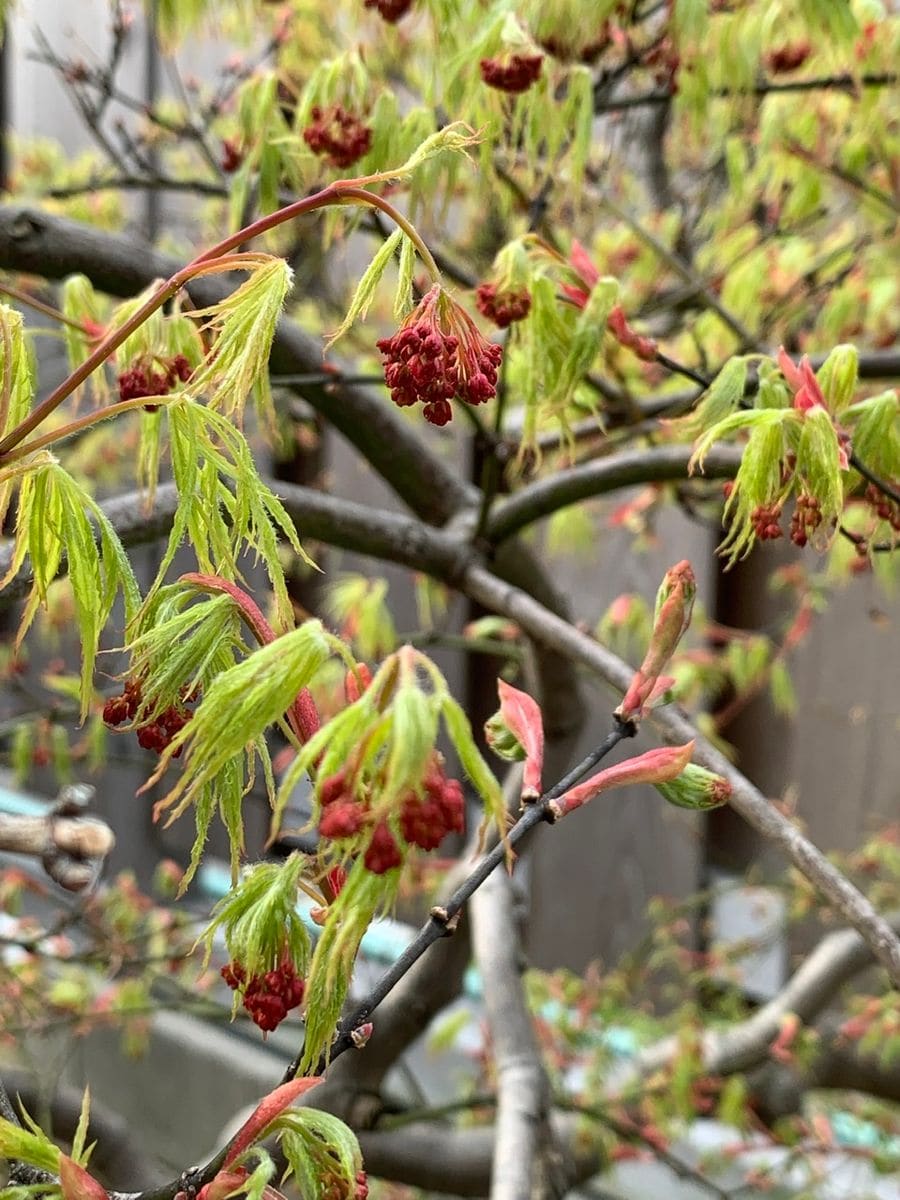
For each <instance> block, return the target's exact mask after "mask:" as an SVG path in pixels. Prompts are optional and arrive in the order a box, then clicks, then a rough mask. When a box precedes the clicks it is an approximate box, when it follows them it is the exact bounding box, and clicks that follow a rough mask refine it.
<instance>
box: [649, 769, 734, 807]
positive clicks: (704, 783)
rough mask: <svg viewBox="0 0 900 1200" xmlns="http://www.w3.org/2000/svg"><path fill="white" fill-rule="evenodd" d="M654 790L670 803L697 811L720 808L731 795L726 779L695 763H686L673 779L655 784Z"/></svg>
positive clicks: (729, 785)
mask: <svg viewBox="0 0 900 1200" xmlns="http://www.w3.org/2000/svg"><path fill="white" fill-rule="evenodd" d="M656 790H657V791H658V792H659V793H660V794H661V795H662V796H664V797H665V799H666V800H668V802H669V803H670V804H675V805H677V806H678V808H693V809H695V810H697V811H703V810H704V809H707V808H720V807H721V806H722V805H723V804H727V803H728V799H729V797H730V796H731V784H730V783H729V782H728V780H727V779H724V778H723V777H722V776H721V775H716V774H715V773H714V772H713V771H707V769H706V768H705V767H701V766H698V765H697V763H688V764H687V766H686V767H685V768H684V770H683V771H682V772H681V774H680V775H678V776H677V777H676V778H675V779H670V780H668V781H667V782H665V783H658V784H656Z"/></svg>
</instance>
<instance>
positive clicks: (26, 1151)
mask: <svg viewBox="0 0 900 1200" xmlns="http://www.w3.org/2000/svg"><path fill="white" fill-rule="evenodd" d="M28 1124H30V1125H32V1128H30V1129H23V1128H21V1127H20V1126H18V1125H14V1124H13V1122H12V1121H7V1120H5V1119H4V1118H2V1117H0V1159H16V1160H17V1161H18V1162H24V1163H28V1165H29V1166H32V1167H38V1168H39V1169H40V1170H41V1171H49V1172H50V1173H51V1174H52V1175H57V1174H58V1173H59V1160H60V1151H59V1147H58V1146H55V1145H54V1144H53V1142H51V1140H50V1138H48V1137H47V1135H46V1134H45V1133H43V1132H42V1131H41V1130H40V1128H39V1127H38V1126H37V1125H35V1124H34V1123H33V1122H30V1121H29V1122H28Z"/></svg>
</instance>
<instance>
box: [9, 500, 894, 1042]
mask: <svg viewBox="0 0 900 1200" xmlns="http://www.w3.org/2000/svg"><path fill="white" fill-rule="evenodd" d="M274 486H275V489H276V491H277V492H278V494H279V495H280V497H281V498H282V501H283V502H284V504H285V507H286V508H287V510H288V512H289V513H290V514H291V515H292V516H293V517H295V519H299V521H300V522H301V529H302V528H303V524H302V522H304V521H306V522H307V524H306V528H307V529H308V530H309V529H310V528H312V530H313V531H314V536H319V537H321V538H322V540H330V541H332V543H333V544H334V545H339V546H347V547H348V548H353V549H356V548H361V549H362V552H363V553H374V552H377V553H378V554H380V555H382V556H383V557H385V558H388V559H390V560H392V561H394V562H400V563H402V564H404V565H406V566H410V567H413V568H417V569H419V570H422V569H425V570H428V571H429V573H432V574H434V576H435V577H436V578H439V579H442V580H443V581H444V582H446V583H449V584H450V585H451V586H453V587H456V588H457V589H458V590H460V591H462V592H463V593H464V594H465V595H467V596H469V598H470V599H473V600H477V601H478V602H479V603H481V604H484V605H485V606H486V607H488V608H489V609H491V610H492V611H493V612H496V613H499V614H502V615H504V616H507V617H510V618H511V619H512V620H514V621H516V622H517V623H518V624H519V626H520V627H521V628H522V629H523V631H524V632H525V633H526V634H527V635H528V636H529V637H530V638H532V639H533V640H534V641H535V642H536V643H537V644H539V645H542V646H544V647H546V648H548V649H551V650H553V651H556V652H557V654H559V655H562V656H565V657H568V658H570V659H571V660H573V661H574V662H580V663H581V664H582V665H584V666H586V667H588V668H589V669H590V670H592V671H594V672H595V673H597V674H598V675H600V676H601V677H602V678H603V679H605V680H606V681H607V683H609V684H611V686H612V687H613V688H616V689H617V690H618V691H620V692H624V691H625V690H626V689H627V687H628V685H629V683H630V682H631V677H632V674H633V671H632V669H631V667H629V666H628V664H627V663H625V662H624V661H623V660H622V659H621V658H619V657H618V656H617V655H615V654H613V653H612V652H611V651H609V650H607V649H606V648H605V647H603V646H601V645H600V643H599V642H596V641H594V640H593V639H591V638H590V637H588V636H587V635H586V634H584V633H581V632H580V631H579V630H578V629H576V628H575V627H574V626H573V625H571V624H570V623H569V622H567V621H565V620H563V619H562V618H561V617H558V616H556V615H555V614H554V613H553V612H551V611H550V609H549V608H547V607H545V606H544V605H543V604H541V603H539V601H537V600H535V599H534V598H533V597H532V596H530V595H528V594H527V593H526V592H525V591H523V590H522V589H521V588H519V587H516V586H514V585H513V584H510V583H506V582H504V581H503V580H501V579H500V578H498V576H497V575H495V574H493V573H491V572H490V571H488V570H486V569H485V568H484V567H481V566H478V565H477V564H476V563H475V562H474V561H473V557H472V555H473V552H472V550H471V548H469V547H468V546H467V545H466V543H464V542H461V541H460V540H458V539H457V538H456V537H455V536H453V534H452V533H449V532H446V531H440V530H433V529H429V528H428V527H427V526H424V525H422V524H421V523H420V522H417V521H413V520H412V519H411V518H406V517H397V516H396V515H395V514H393V513H382V512H379V511H378V510H373V509H369V508H364V506H362V505H356V504H351V503H350V502H349V501H346V500H339V499H337V498H335V497H332V496H325V495H324V494H323V493H321V492H315V491H313V490H312V489H309V488H303V487H299V486H297V485H289V484H282V483H275V485H274ZM162 493H163V489H162V488H161V489H160V495H159V496H158V501H159V502H161V501H162V499H163V495H162ZM169 498H170V500H171V499H172V497H171V496H170V497H169ZM117 503H118V504H119V505H123V501H122V499H121V498H120V499H119V500H118V501H117ZM133 503H134V501H133V500H132V505H133ZM108 511H109V509H108V508H107V512H108ZM172 511H174V509H173V510H172ZM154 512H156V509H154ZM129 519H131V520H133V515H132V517H131V518H129ZM168 519H169V521H171V514H170V515H169V517H168ZM372 537H378V538H379V539H380V541H379V543H378V550H377V551H373V550H372V548H371V544H370V546H369V548H368V549H366V545H365V542H366V539H369V538H372ZM426 557H427V560H428V564H429V565H428V566H424V562H423V559H424V558H426ZM2 564H3V556H2V555H0V567H2ZM17 586H19V587H21V586H22V585H21V584H20V582H19V580H18V579H16V580H14V581H13V582H12V583H11V584H10V585H9V587H8V588H7V589H6V591H11V590H13V589H14V588H16V587H17ZM6 591H5V592H4V593H0V595H5V594H6ZM653 724H654V725H655V726H656V727H657V729H658V730H659V731H660V733H661V735H662V736H663V738H664V739H665V740H666V741H668V742H670V743H683V742H687V741H690V740H691V739H694V740H695V741H696V743H697V747H696V750H695V755H694V756H695V759H696V760H697V761H698V762H700V763H701V764H702V765H704V766H706V767H708V768H709V769H710V770H712V771H715V772H717V773H718V774H720V775H723V776H724V777H725V778H726V779H727V780H728V781H729V782H730V784H731V787H732V795H731V799H730V803H731V805H732V807H733V808H734V809H736V811H737V812H739V813H740V814H741V816H742V817H743V818H744V819H745V820H746V821H747V822H748V824H749V825H751V826H752V827H753V828H754V829H756V830H757V831H758V832H760V833H762V834H763V835H764V836H765V837H766V838H767V839H768V840H769V841H771V842H772V843H773V844H774V845H775V846H777V847H778V848H779V849H780V850H781V851H782V852H783V853H784V854H785V855H786V856H787V858H788V859H789V860H790V861H791V862H792V863H793V864H794V866H796V867H797V868H798V870H800V871H801V872H802V874H803V875H805V876H806V878H807V879H809V880H810V882H811V883H812V884H813V885H814V886H815V887H816V889H817V890H818V891H819V892H820V893H821V894H822V895H823V896H824V897H825V898H826V899H827V900H828V901H829V902H830V903H831V904H833V905H834V906H835V908H836V909H837V911H838V912H840V913H841V915H842V916H843V918H844V920H846V922H847V923H848V924H849V925H852V926H853V927H854V928H855V929H857V930H858V931H859V932H860V934H861V935H862V936H863V938H864V939H865V940H866V942H867V943H868V945H869V946H870V947H871V949H872V952H873V954H874V955H875V957H876V958H877V959H878V961H879V962H880V963H881V964H882V965H883V966H884V967H885V968H886V970H887V971H888V974H889V975H890V977H891V979H892V981H893V982H894V983H895V984H897V985H898V986H900V939H898V938H897V935H896V934H895V933H894V931H893V930H892V929H891V927H890V925H889V924H888V923H887V922H886V921H885V920H884V918H883V917H881V916H879V915H878V913H877V912H876V911H875V909H874V908H873V907H872V905H871V904H870V903H869V901H868V900H867V899H866V897H865V896H863V894H862V893H861V892H860V891H859V890H858V889H857V888H856V887H854V886H853V884H851V883H850V881H849V880H848V879H846V878H845V877H844V875H842V874H841V872H840V871H838V870H837V868H836V867H834V866H833V865H832V864H831V863H830V862H828V860H827V859H826V858H825V856H824V855H823V854H822V853H821V851H820V850H819V849H818V848H817V847H816V846H814V845H813V844H812V842H810V841H809V839H808V838H806V837H804V835H803V834H802V833H801V832H800V830H799V829H797V828H796V826H794V825H793V824H791V822H790V821H789V820H788V819H787V818H786V817H785V816H783V815H782V813H781V812H780V811H779V810H778V809H777V808H776V807H775V805H773V804H771V803H770V802H769V801H768V800H767V799H766V798H765V796H763V795H762V793H761V792H759V791H758V789H757V788H756V787H754V785H753V784H752V783H751V782H750V781H749V780H748V779H747V778H746V777H745V776H744V775H742V774H741V773H740V771H738V770H736V768H735V767H733V766H732V764H731V763H730V762H729V761H728V760H727V759H726V758H725V756H724V755H723V754H721V753H720V752H719V751H718V750H716V749H715V748H714V747H713V746H712V745H711V744H710V743H709V742H708V741H707V740H706V739H705V738H703V737H702V736H701V735H700V734H699V733H698V732H697V730H696V729H695V728H694V726H693V725H692V724H691V723H690V721H688V720H687V718H686V717H684V716H682V715H681V713H679V712H678V711H677V710H676V709H675V708H674V707H669V708H660V709H657V710H655V712H654V714H653ZM526 815H527V814H526ZM491 869H492V868H491ZM489 873H490V869H489V870H488V871H487V872H486V873H485V876H484V877H485V878H486V877H487V874H489ZM476 886H477V884H476ZM473 890H474V889H473ZM470 894H471V893H470ZM466 898H467V897H466ZM463 902H464V901H463ZM432 940H437V935H436V936H435V937H434V938H432ZM416 957H418V954H417V955H416ZM413 961H414V960H413ZM404 973H405V972H404ZM388 990H390V989H388ZM385 994H387V993H385ZM365 1019H366V1018H365V1017H364V1016H363V1017H361V1019H360V1022H359V1023H361V1022H362V1021H364V1020H365Z"/></svg>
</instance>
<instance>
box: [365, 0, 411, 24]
mask: <svg viewBox="0 0 900 1200" xmlns="http://www.w3.org/2000/svg"><path fill="white" fill-rule="evenodd" d="M412 2H413V0H366V8H377V9H378V11H379V13H380V14H381V15H382V17H384V19H385V21H387V22H389V24H391V25H395V24H396V23H397V21H399V20H400V18H401V17H405V16H406V14H407V13H408V12H409V10H410V9H411V8H412Z"/></svg>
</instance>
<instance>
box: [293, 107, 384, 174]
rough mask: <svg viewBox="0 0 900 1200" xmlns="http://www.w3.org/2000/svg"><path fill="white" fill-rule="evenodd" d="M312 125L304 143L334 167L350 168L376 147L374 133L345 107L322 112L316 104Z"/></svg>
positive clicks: (306, 131) (307, 130) (323, 109)
mask: <svg viewBox="0 0 900 1200" xmlns="http://www.w3.org/2000/svg"><path fill="white" fill-rule="evenodd" d="M310 115H311V116H312V123H311V124H310V125H307V127H306V128H305V129H304V130H303V140H304V142H306V144H307V146H309V148H310V150H312V152H313V154H323V155H325V156H326V158H327V159H328V161H329V162H330V163H331V165H332V166H333V167H341V168H343V167H349V166H352V164H353V163H355V162H357V161H358V160H359V159H360V158H362V157H363V156H364V155H366V154H368V152H369V147H370V146H371V145H372V130H371V129H370V128H369V126H368V125H364V124H363V123H362V121H360V119H359V118H358V117H356V116H354V114H353V113H351V112H348V111H347V109H346V108H344V106H343V104H330V105H329V106H328V108H321V107H320V106H319V105H318V104H316V105H315V106H314V107H313V109H312V112H311V114H310Z"/></svg>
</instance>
